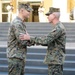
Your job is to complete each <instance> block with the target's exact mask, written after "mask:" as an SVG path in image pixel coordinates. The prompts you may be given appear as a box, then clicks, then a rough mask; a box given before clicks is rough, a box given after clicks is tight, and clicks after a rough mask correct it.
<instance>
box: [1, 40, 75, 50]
mask: <svg viewBox="0 0 75 75" xmlns="http://www.w3.org/2000/svg"><path fill="white" fill-rule="evenodd" d="M0 47H7V42H6V41H0ZM31 47H33V48H35V47H36V48H38V47H39V46H31ZM40 48H43V47H42V46H40ZM45 48H46V47H45ZM66 48H67V49H75V43H66Z"/></svg>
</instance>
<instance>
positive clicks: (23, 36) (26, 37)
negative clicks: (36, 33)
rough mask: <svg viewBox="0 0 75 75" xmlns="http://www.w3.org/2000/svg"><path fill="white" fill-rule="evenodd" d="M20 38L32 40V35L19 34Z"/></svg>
mask: <svg viewBox="0 0 75 75" xmlns="http://www.w3.org/2000/svg"><path fill="white" fill-rule="evenodd" d="M19 39H20V40H30V35H29V34H28V33H26V34H21V35H19Z"/></svg>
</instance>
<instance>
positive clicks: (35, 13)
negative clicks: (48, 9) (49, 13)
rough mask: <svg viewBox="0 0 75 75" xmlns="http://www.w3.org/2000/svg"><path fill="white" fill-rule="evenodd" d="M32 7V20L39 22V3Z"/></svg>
mask: <svg viewBox="0 0 75 75" xmlns="http://www.w3.org/2000/svg"><path fill="white" fill-rule="evenodd" d="M32 8H33V12H32V22H39V16H38V8H39V5H33V6H32Z"/></svg>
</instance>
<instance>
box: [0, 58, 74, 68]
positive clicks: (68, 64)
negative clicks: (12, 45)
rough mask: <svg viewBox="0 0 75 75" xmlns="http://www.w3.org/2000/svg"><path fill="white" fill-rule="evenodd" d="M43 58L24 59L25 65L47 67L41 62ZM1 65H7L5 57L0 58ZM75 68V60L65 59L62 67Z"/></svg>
mask: <svg viewBox="0 0 75 75" xmlns="http://www.w3.org/2000/svg"><path fill="white" fill-rule="evenodd" d="M43 61H44V60H43V59H26V66H41V67H47V65H46V64H44V63H43ZM0 64H1V65H8V60H7V59H2V58H0ZM65 67H67V68H75V61H66V60H65V62H64V68H65Z"/></svg>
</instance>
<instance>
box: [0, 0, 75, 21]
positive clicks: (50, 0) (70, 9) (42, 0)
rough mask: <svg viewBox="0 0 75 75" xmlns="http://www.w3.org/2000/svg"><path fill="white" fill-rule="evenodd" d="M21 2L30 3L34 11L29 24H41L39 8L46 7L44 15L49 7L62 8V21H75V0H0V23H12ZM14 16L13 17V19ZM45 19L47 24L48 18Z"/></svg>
mask: <svg viewBox="0 0 75 75" xmlns="http://www.w3.org/2000/svg"><path fill="white" fill-rule="evenodd" d="M20 2H23V3H26V2H29V3H30V5H31V7H32V8H33V9H34V11H33V12H32V13H31V15H30V18H29V19H28V20H27V21H28V22H39V14H38V8H39V7H40V5H42V6H43V7H44V9H45V10H44V12H43V13H44V14H45V13H46V12H47V11H48V10H49V7H51V6H53V7H58V8H60V14H61V16H60V21H62V22H70V21H71V20H72V21H74V20H75V0H0V7H1V8H0V13H1V14H0V22H10V21H11V20H12V19H13V18H14V17H15V15H17V7H18V4H19V3H20ZM12 16H13V17H12ZM44 17H45V22H48V21H47V17H46V16H45V15H44Z"/></svg>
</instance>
